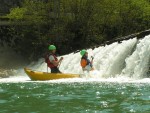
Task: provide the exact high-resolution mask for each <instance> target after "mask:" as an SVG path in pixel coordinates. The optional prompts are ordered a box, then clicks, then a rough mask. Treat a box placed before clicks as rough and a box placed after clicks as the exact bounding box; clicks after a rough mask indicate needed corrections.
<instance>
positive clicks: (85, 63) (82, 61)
mask: <svg viewBox="0 0 150 113" xmlns="http://www.w3.org/2000/svg"><path fill="white" fill-rule="evenodd" d="M87 65H90V66H91V67H93V66H92V64H91V62H90V60H89V59H88V58H87V57H85V56H83V57H82V58H81V66H82V68H85V67H86V66H87Z"/></svg>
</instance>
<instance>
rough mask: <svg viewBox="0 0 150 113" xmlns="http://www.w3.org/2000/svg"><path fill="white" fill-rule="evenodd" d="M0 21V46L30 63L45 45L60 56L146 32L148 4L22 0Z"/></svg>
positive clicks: (103, 0) (149, 25)
mask: <svg viewBox="0 0 150 113" xmlns="http://www.w3.org/2000/svg"><path fill="white" fill-rule="evenodd" d="M3 2H5V1H3ZM13 2H14V3H13V4H15V1H13ZM5 4H7V3H5ZM9 6H10V4H9ZM3 7H4V6H3ZM0 11H1V9H0ZM5 20H6V23H7V22H8V24H6V23H5ZM0 21H1V23H2V25H0V38H1V39H0V44H1V45H3V43H7V44H8V46H9V47H11V48H13V49H14V50H15V51H16V52H17V54H21V55H22V56H24V57H25V58H27V59H29V60H30V61H33V60H37V59H38V58H41V57H43V56H44V54H45V53H46V52H47V51H48V49H47V48H48V45H49V44H54V45H56V46H57V50H58V51H57V53H58V54H59V55H64V54H68V53H71V52H74V51H77V50H81V49H83V48H89V47H94V46H96V45H100V44H103V43H105V42H107V41H111V40H115V38H116V37H123V36H127V35H130V34H133V33H138V32H141V31H144V30H147V29H149V28H150V1H149V0H95V1H93V0H67V1H64V0H22V1H20V2H18V1H16V4H15V5H14V6H13V5H12V7H10V9H9V11H7V12H6V13H3V14H1V16H0Z"/></svg>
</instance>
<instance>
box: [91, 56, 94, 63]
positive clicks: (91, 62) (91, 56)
mask: <svg viewBox="0 0 150 113" xmlns="http://www.w3.org/2000/svg"><path fill="white" fill-rule="evenodd" d="M91 58H92V59H91V64H93V59H94V57H93V56H91Z"/></svg>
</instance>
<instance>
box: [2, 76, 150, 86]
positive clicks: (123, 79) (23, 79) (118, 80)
mask: <svg viewBox="0 0 150 113" xmlns="http://www.w3.org/2000/svg"><path fill="white" fill-rule="evenodd" d="M27 82H33V83H92V82H96V83H103V82H110V83H148V84H149V83H150V78H143V79H133V78H129V77H123V76H122V77H115V78H97V77H95V78H94V77H93V78H91V77H83V78H70V79H57V80H47V81H31V80H30V78H29V77H27V76H13V77H9V78H3V79H0V83H27Z"/></svg>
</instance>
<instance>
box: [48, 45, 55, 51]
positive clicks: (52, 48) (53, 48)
mask: <svg viewBox="0 0 150 113" xmlns="http://www.w3.org/2000/svg"><path fill="white" fill-rule="evenodd" d="M48 49H49V50H55V49H56V47H55V46H54V45H49V47H48Z"/></svg>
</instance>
